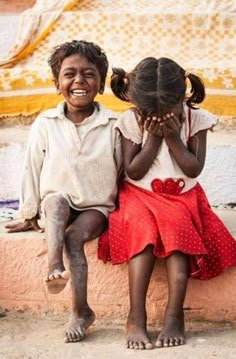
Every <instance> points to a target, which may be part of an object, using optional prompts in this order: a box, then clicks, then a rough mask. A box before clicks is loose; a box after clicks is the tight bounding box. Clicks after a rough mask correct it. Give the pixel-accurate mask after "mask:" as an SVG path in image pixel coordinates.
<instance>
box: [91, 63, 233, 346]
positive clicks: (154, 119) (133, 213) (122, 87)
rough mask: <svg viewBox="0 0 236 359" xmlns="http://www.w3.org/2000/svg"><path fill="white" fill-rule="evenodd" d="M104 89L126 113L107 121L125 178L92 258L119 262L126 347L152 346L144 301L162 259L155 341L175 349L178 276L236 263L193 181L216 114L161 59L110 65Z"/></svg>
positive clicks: (179, 330) (182, 285) (188, 77)
mask: <svg viewBox="0 0 236 359" xmlns="http://www.w3.org/2000/svg"><path fill="white" fill-rule="evenodd" d="M187 81H189V83H190V85H191V92H190V95H189V96H188V95H187V94H186V85H187ZM111 88H112V91H113V93H114V94H115V96H117V97H118V98H119V99H121V100H123V101H127V102H130V103H132V104H133V105H134V106H135V108H131V109H129V110H127V111H126V112H125V113H123V114H122V115H121V117H120V118H119V120H118V121H117V123H116V125H115V126H116V128H117V130H118V131H119V133H120V134H121V136H122V148H123V157H124V169H125V180H124V182H123V183H122V185H121V188H120V190H119V195H118V199H119V201H118V207H117V209H116V210H115V211H114V212H112V213H111V214H110V216H109V227H108V230H107V231H106V232H105V233H104V234H103V235H102V236H101V237H100V241H99V249H98V255H99V258H100V259H102V260H104V261H107V260H110V261H112V263H114V264H118V263H123V262H125V261H128V263H129V288H130V311H129V315H128V320H127V325H126V331H127V346H128V348H132V349H151V348H153V344H152V343H151V340H150V338H149V336H148V333H147V315H146V308H145V302H146V295H147V289H148V285H149V281H150V278H151V274H152V271H153V267H154V263H155V260H156V258H164V259H165V264H166V270H167V280H168V288H169V297H168V304H167V307H166V311H165V317H164V325H163V329H162V331H161V333H160V334H159V336H158V338H157V341H156V344H155V345H156V347H158V348H159V347H170V346H176V345H181V344H183V343H184V341H185V332H184V311H183V303H184V299H185V294H186V289H187V284H188V278H189V277H193V278H198V279H210V278H212V277H215V276H217V275H219V274H220V273H221V272H222V271H223V270H224V269H225V268H227V267H229V266H232V265H236V241H235V240H234V238H233V237H232V236H231V235H230V233H229V232H228V230H227V229H226V228H225V226H224V224H223V223H222V222H221V220H220V219H219V218H218V217H217V216H216V215H215V214H214V213H213V211H212V210H211V208H210V205H209V203H208V200H207V198H206V195H205V193H204V191H203V189H202V187H201V186H200V184H199V183H198V180H197V176H198V175H199V174H200V173H201V171H202V169H203V167H204V161H205V156H206V139H207V131H208V130H209V129H212V127H213V126H214V125H215V124H216V123H217V118H216V117H215V116H213V115H212V114H210V113H209V112H207V111H205V110H202V109H197V108H196V106H195V105H196V104H199V103H201V102H202V101H203V99H204V97H205V89H204V84H203V82H202V81H201V79H200V78H199V77H198V76H196V75H194V74H192V73H188V72H186V71H185V70H184V69H183V68H182V67H180V66H179V65H178V64H177V63H176V62H174V61H172V60H171V59H168V58H159V59H156V58H153V57H149V58H146V59H144V60H142V61H141V62H140V63H139V64H138V65H137V66H136V67H135V68H134V70H133V71H131V72H130V73H126V72H125V70H123V69H119V68H114V69H113V75H112V80H111Z"/></svg>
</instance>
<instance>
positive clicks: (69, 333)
mask: <svg viewBox="0 0 236 359" xmlns="http://www.w3.org/2000/svg"><path fill="white" fill-rule="evenodd" d="M94 320H95V314H94V312H93V311H92V310H91V309H89V310H87V309H86V311H85V313H84V314H83V313H82V314H80V315H76V314H73V315H72V317H71V319H70V320H69V323H68V325H67V327H66V329H65V337H64V341H65V343H71V342H78V341H80V340H82V339H84V337H85V331H86V329H88V328H89V327H90V326H91V325H92V324H93V322H94Z"/></svg>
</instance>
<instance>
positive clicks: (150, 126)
mask: <svg viewBox="0 0 236 359" xmlns="http://www.w3.org/2000/svg"><path fill="white" fill-rule="evenodd" d="M138 123H139V125H140V127H141V128H142V129H144V130H146V131H147V132H148V133H150V134H151V135H154V136H158V137H163V131H162V126H161V119H160V118H157V116H154V115H153V116H148V117H142V116H139V117H138Z"/></svg>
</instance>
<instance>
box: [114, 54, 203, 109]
mask: <svg viewBox="0 0 236 359" xmlns="http://www.w3.org/2000/svg"><path fill="white" fill-rule="evenodd" d="M112 70H113V73H112V76H111V89H112V91H113V93H114V94H115V96H117V97H118V98H119V99H121V100H122V101H126V102H131V103H133V104H134V105H135V106H136V107H137V108H138V109H139V110H140V111H141V112H142V113H143V114H144V115H149V114H152V113H157V114H158V115H160V116H161V115H163V114H165V113H166V112H168V111H170V109H171V108H172V107H174V106H175V105H177V104H178V103H179V102H182V101H184V100H185V101H186V104H187V106H189V107H191V108H195V107H194V105H195V104H198V103H201V102H202V101H203V100H204V98H205V86H204V83H203V81H202V80H201V79H200V77H198V76H197V75H194V74H192V73H187V72H186V71H185V70H184V69H183V68H182V67H181V66H179V65H178V64H177V63H176V62H175V61H173V60H171V59H168V58H166V57H161V58H159V59H156V58H154V57H147V58H145V59H144V60H142V61H141V62H140V63H139V64H138V65H137V66H136V67H135V68H134V69H133V71H131V72H130V73H126V72H125V70H123V69H121V68H113V69H112ZM187 78H188V79H189V81H190V83H191V90H190V95H189V96H188V97H187V96H186V79H187Z"/></svg>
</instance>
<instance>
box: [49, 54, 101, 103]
mask: <svg viewBox="0 0 236 359" xmlns="http://www.w3.org/2000/svg"><path fill="white" fill-rule="evenodd" d="M56 86H57V89H58V90H59V91H60V92H61V94H62V95H63V97H64V98H65V100H66V102H67V106H68V109H70V108H71V110H73V109H83V108H86V107H88V106H89V105H90V104H91V103H92V102H93V101H94V98H95V96H96V95H97V93H98V92H99V90H100V88H101V77H100V74H99V72H98V70H97V67H96V65H95V64H93V63H91V62H89V61H88V60H87V58H86V57H84V56H81V55H79V54H74V55H71V56H68V57H67V58H65V59H64V61H63V62H62V64H61V69H60V72H59V76H58V82H57V83H56Z"/></svg>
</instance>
